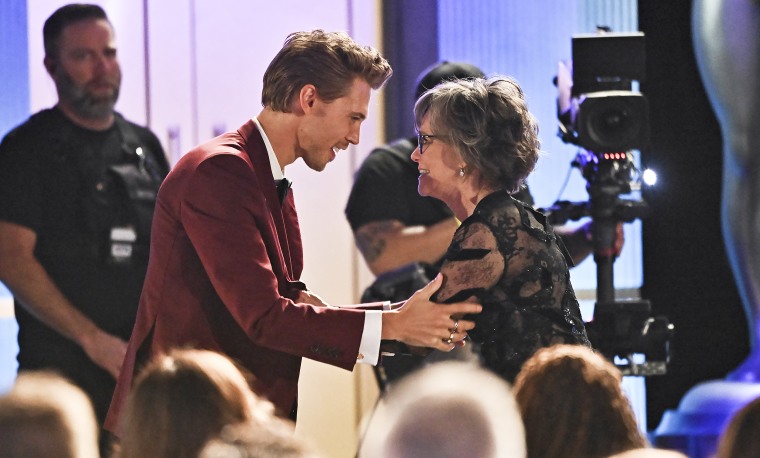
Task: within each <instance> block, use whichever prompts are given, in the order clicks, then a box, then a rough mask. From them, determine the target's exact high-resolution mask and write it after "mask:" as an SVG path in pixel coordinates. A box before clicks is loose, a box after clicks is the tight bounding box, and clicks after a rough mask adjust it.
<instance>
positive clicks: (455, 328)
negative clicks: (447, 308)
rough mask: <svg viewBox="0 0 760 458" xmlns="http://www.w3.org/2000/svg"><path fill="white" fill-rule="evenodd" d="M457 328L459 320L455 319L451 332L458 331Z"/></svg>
mask: <svg viewBox="0 0 760 458" xmlns="http://www.w3.org/2000/svg"><path fill="white" fill-rule="evenodd" d="M457 329H459V320H454V329H452V330H451V332H452V333H454V332H457Z"/></svg>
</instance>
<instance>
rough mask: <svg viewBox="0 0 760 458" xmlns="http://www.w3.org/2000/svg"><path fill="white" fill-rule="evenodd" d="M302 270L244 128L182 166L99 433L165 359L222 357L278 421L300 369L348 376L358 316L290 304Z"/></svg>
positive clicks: (290, 220)
mask: <svg viewBox="0 0 760 458" xmlns="http://www.w3.org/2000/svg"><path fill="white" fill-rule="evenodd" d="M302 268H303V252H302V247H301V234H300V229H299V225H298V216H297V214H296V209H295V205H294V201H293V193H292V192H290V193H288V195H287V197H286V198H285V200H284V202H283V203H282V205H281V204H280V201H279V198H278V195H277V191H276V189H275V184H274V180H273V178H272V171H271V167H270V165H269V157H268V155H267V151H266V147H265V146H264V142H263V140H262V137H261V134H260V133H259V131H258V129H257V128H256V124H255V123H254V122H253V121H249V122H248V123H246V124H244V125H243V126H242V127H241V128H240V129H238V130H237V131H236V132H230V133H227V134H224V135H222V136H220V137H217V138H215V139H213V140H211V141H209V142H208V143H205V144H203V145H200V146H199V147H197V148H195V149H194V150H192V151H190V152H189V153H188V154H187V155H185V156H184V157H183V158H182V159H181V160H180V161H179V162H178V163H177V165H176V166H175V167H174V168H173V169H172V171H171V172H170V173H169V176H168V177H167V178H166V180H165V181H164V183H163V185H162V186H161V189H160V191H159V193H158V199H157V203H156V212H155V216H154V219H153V227H152V234H151V252H150V263H149V266H148V273H147V276H146V279H145V285H144V287H143V291H142V296H141V298H140V305H139V309H138V312H137V321H136V323H135V327H134V330H133V331H132V337H131V339H130V341H129V346H128V349H127V355H126V358H125V360H124V364H123V366H122V369H121V375H120V377H119V380H118V383H117V387H116V391H115V393H114V397H113V401H112V403H111V409H110V411H109V413H108V418H107V419H106V427H107V428H108V429H109V430H111V431H116V427H117V425H118V418H119V415H120V412H121V410H122V408H123V406H124V403H125V401H126V399H127V396H128V394H129V391H130V388H131V386H132V383H133V380H134V378H135V376H136V374H137V371H138V370H139V366H140V364H141V363H143V362H144V361H145V360H147V358H150V357H151V356H153V355H155V354H158V353H162V352H166V351H168V350H169V349H171V348H174V347H192V348H203V349H209V350H214V351H219V352H221V353H224V354H226V355H228V356H230V357H231V358H233V359H234V360H236V361H237V362H238V363H240V364H242V365H243V366H244V367H245V368H247V369H248V370H249V371H250V372H251V373H252V374H253V375H254V377H255V380H254V383H253V387H252V388H253V389H254V391H256V392H257V394H259V395H261V396H264V397H266V398H268V399H269V400H270V401H272V402H273V403H274V405H275V407H277V409H278V412H279V413H280V414H281V415H288V414H289V413H290V411H291V409H292V408H293V406H294V404H295V400H296V396H297V389H298V375H299V371H300V366H301V357H308V358H310V359H314V360H316V361H321V362H324V363H327V364H332V365H335V366H338V367H342V368H344V369H347V370H351V369H352V368H353V366H354V364H355V363H356V358H357V354H358V351H359V343H360V340H361V335H362V330H363V326H364V312H362V311H358V310H338V309H334V308H325V307H313V306H310V305H308V304H297V303H294V302H293V301H292V300H291V299H292V298H295V297H296V295H297V294H298V291H299V290H301V289H304V288H305V286H304V285H303V283H301V282H300V281H299V277H300V275H301V271H302ZM338 281H340V280H338Z"/></svg>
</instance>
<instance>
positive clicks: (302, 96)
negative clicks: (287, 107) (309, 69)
mask: <svg viewBox="0 0 760 458" xmlns="http://www.w3.org/2000/svg"><path fill="white" fill-rule="evenodd" d="M317 97H318V96H317V87H316V86H314V85H313V84H307V85H305V86H304V87H302V88H301V92H299V93H298V104H299V106H300V107H301V110H303V112H304V113H307V112H309V111H311V109H312V108H314V103H315V102H316V101H317Z"/></svg>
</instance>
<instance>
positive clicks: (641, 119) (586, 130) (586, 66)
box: [557, 32, 649, 153]
mask: <svg viewBox="0 0 760 458" xmlns="http://www.w3.org/2000/svg"><path fill="white" fill-rule="evenodd" d="M644 44H645V42H644V34H643V33H641V32H636V33H611V32H601V33H596V34H579V35H574V36H573V38H572V55H573V57H572V63H565V62H560V64H559V70H558V74H557V88H558V91H559V96H558V98H557V112H558V118H559V120H560V136H561V137H562V139H563V141H565V142H567V143H573V144H576V145H578V146H581V147H582V148H585V149H587V150H589V151H593V152H596V153H604V152H623V151H629V150H632V149H640V148H642V147H644V146H646V144H647V142H648V141H649V105H648V103H647V100H646V97H644V95H643V94H641V93H640V92H638V91H634V90H633V82H634V81H638V82H641V81H643V79H644V72H645V66H646V60H645V49H644Z"/></svg>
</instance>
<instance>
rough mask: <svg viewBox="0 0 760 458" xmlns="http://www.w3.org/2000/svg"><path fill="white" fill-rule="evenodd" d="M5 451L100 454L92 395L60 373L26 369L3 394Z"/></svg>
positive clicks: (1, 450)
mask: <svg viewBox="0 0 760 458" xmlns="http://www.w3.org/2000/svg"><path fill="white" fill-rule="evenodd" d="M0 444H1V445H0V457H13V458H26V457H28V458H37V457H42V456H44V457H47V458H97V457H98V453H99V452H98V428H97V424H96V421H95V413H94V411H93V409H92V404H91V403H90V400H89V398H88V397H87V395H86V394H85V393H84V392H83V391H82V390H81V389H80V388H79V387H77V386H75V385H73V384H71V383H70V382H68V381H66V380H65V379H63V378H61V377H60V376H58V375H55V374H52V373H45V372H21V373H20V374H19V375H18V378H17V379H16V382H15V384H14V385H13V387H12V388H11V390H10V391H9V392H8V393H7V394H5V395H3V396H2V397H0Z"/></svg>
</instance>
